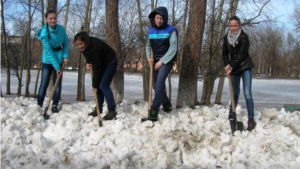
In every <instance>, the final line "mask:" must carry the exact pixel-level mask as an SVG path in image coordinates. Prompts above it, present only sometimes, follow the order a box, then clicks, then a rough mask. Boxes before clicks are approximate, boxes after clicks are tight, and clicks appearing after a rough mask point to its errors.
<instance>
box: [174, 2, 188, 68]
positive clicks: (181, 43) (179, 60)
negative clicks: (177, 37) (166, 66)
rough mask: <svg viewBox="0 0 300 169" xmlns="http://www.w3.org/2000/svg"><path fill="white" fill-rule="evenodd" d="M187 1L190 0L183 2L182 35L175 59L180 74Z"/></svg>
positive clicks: (184, 40)
mask: <svg viewBox="0 0 300 169" xmlns="http://www.w3.org/2000/svg"><path fill="white" fill-rule="evenodd" d="M189 1H190V0H185V7H184V15H183V23H182V32H183V33H182V34H181V41H180V50H179V54H178V58H177V70H178V71H179V72H180V70H181V62H182V57H183V55H184V53H183V46H184V45H185V42H186V36H185V35H186V19H187V15H188V9H189Z"/></svg>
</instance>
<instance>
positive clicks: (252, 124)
mask: <svg viewBox="0 0 300 169" xmlns="http://www.w3.org/2000/svg"><path fill="white" fill-rule="evenodd" d="M255 126H256V123H255V121H254V119H253V118H249V119H248V127H247V130H248V131H252V130H253V129H254V128H255Z"/></svg>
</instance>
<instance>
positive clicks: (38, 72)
mask: <svg viewBox="0 0 300 169" xmlns="http://www.w3.org/2000/svg"><path fill="white" fill-rule="evenodd" d="M41 66H42V65H41V64H38V70H37V75H36V79H35V85H34V92H33V95H32V97H34V98H36V97H37V95H36V91H37V85H38V82H39V77H40V72H41Z"/></svg>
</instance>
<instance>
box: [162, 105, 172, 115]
mask: <svg viewBox="0 0 300 169" xmlns="http://www.w3.org/2000/svg"><path fill="white" fill-rule="evenodd" d="M163 111H164V112H166V113H170V112H171V111H172V104H168V105H165V106H163Z"/></svg>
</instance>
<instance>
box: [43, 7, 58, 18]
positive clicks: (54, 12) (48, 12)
mask: <svg viewBox="0 0 300 169" xmlns="http://www.w3.org/2000/svg"><path fill="white" fill-rule="evenodd" d="M51 13H53V14H55V15H57V14H56V11H55V10H53V9H51V10H49V11H47V12H46V14H45V18H47V17H48V15H49V14H51Z"/></svg>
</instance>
